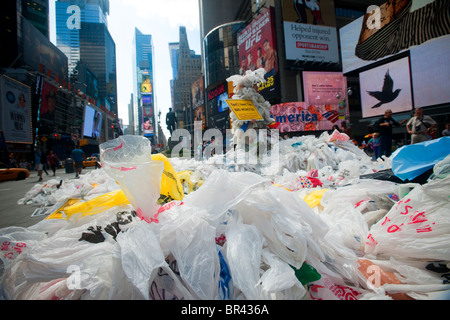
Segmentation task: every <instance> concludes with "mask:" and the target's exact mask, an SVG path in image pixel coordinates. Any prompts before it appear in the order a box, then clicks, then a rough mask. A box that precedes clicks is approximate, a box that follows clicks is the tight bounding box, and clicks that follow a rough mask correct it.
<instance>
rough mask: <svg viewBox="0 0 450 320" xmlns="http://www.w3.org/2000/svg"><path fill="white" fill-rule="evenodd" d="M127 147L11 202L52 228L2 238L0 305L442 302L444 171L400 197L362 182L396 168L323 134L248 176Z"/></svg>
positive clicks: (121, 142)
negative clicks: (40, 213) (77, 175)
mask: <svg viewBox="0 0 450 320" xmlns="http://www.w3.org/2000/svg"><path fill="white" fill-rule="evenodd" d="M130 137H131V136H123V137H120V138H118V139H116V140H113V141H111V142H109V143H107V144H104V145H102V146H101V159H102V165H103V168H102V169H99V170H95V171H92V172H90V173H89V174H86V175H84V176H81V179H79V180H71V181H63V182H62V183H61V182H59V183H56V182H55V183H47V186H46V187H42V186H41V187H40V188H39V186H35V188H32V190H30V191H29V193H27V195H25V197H24V199H21V200H20V201H19V202H20V203H22V204H27V203H36V202H33V201H41V202H40V203H42V204H45V205H46V206H47V208H48V210H47V213H48V217H47V218H46V219H44V220H42V221H41V222H39V223H37V224H36V225H34V226H32V227H29V228H20V227H9V228H5V229H2V230H0V243H1V245H2V247H1V251H0V258H1V261H2V263H3V269H0V276H1V281H2V282H1V287H0V289H1V291H0V295H1V298H3V299H156V300H159V299H213V300H214V299H220V300H224V299H225V300H228V299H230V300H233V299H277V300H279V299H295V300H299V299H325V300H357V299H358V300H363V299H449V298H450V291H449V290H450V284H448V281H449V278H450V264H449V262H450V215H449V214H448V210H449V209H448V208H449V207H450V206H449V201H450V199H449V195H450V193H449V191H448V190H450V188H449V187H450V176H449V175H448V173H449V170H448V168H449V166H450V157H446V158H445V159H442V160H441V161H439V162H438V163H437V164H435V166H434V168H435V170H436V171H435V174H433V175H432V176H431V178H430V179H429V180H428V182H427V183H425V184H422V185H420V184H415V183H408V184H398V183H394V182H392V181H386V180H376V179H360V176H361V175H363V174H370V173H374V172H377V171H380V170H385V169H390V168H391V159H389V158H388V159H386V158H384V159H383V160H379V161H378V162H374V161H371V160H370V158H369V157H368V156H366V155H365V153H364V152H363V151H361V150H360V149H358V148H357V147H356V146H354V145H353V144H352V143H351V142H350V141H337V140H336V139H333V138H331V136H329V135H328V134H323V135H322V136H321V137H319V138H315V137H312V136H304V137H297V138H293V139H289V140H283V141H280V159H279V161H278V162H277V163H275V164H274V163H269V162H267V163H264V162H263V163H258V164H256V165H248V164H246V165H240V164H238V163H237V162H236V161H230V160H229V159H230V158H228V159H227V158H226V156H225V155H224V156H214V157H211V158H209V159H207V160H204V161H195V160H193V159H191V160H186V159H179V158H171V159H170V160H169V159H167V158H165V157H164V156H162V155H153V157H152V155H151V154H150V150H151V148H150V150H149V149H148V147H149V145H146V144H145V143H144V144H143V145H141V146H140V147H139V148H136V146H137V145H138V143H141V142H142V141H143V140H146V139H145V138H141V137H131V138H130ZM135 139H142V141H138V140H135ZM147 180H150V181H147ZM56 181H57V180H56ZM57 182H58V181H57ZM38 189H39V190H38ZM36 196H38V199H40V200H36V199H37V198H36ZM69 200H70V201H69Z"/></svg>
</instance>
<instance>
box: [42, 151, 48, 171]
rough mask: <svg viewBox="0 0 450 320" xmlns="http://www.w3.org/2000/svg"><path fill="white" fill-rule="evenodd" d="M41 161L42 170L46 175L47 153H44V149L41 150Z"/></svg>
mask: <svg viewBox="0 0 450 320" xmlns="http://www.w3.org/2000/svg"><path fill="white" fill-rule="evenodd" d="M41 163H42V170H43V171H44V172H45V174H46V175H48V172H47V165H48V163H47V155H46V154H45V151H44V150H42V151H41Z"/></svg>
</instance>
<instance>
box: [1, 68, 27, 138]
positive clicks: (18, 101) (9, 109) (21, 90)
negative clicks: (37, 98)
mask: <svg viewBox="0 0 450 320" xmlns="http://www.w3.org/2000/svg"><path fill="white" fill-rule="evenodd" d="M0 105H1V107H0V131H3V133H4V138H5V141H6V142H14V143H29V144H31V143H33V136H32V128H31V95H30V87H28V86H26V85H24V84H22V83H20V82H18V81H16V80H14V79H11V78H9V77H6V76H1V77H0Z"/></svg>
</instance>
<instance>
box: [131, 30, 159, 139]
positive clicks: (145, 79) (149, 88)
mask: <svg viewBox="0 0 450 320" xmlns="http://www.w3.org/2000/svg"><path fill="white" fill-rule="evenodd" d="M153 70H154V67H153V42H152V36H151V35H150V34H144V33H142V32H141V31H140V30H139V29H138V28H135V35H134V37H133V89H134V94H133V96H134V127H135V133H136V134H139V135H144V136H145V137H147V138H149V139H150V141H151V142H152V144H154V143H155V141H156V140H155V136H156V135H157V132H158V130H157V122H156V121H155V120H156V113H157V112H156V110H155V91H154V72H153Z"/></svg>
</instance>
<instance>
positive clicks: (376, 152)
mask: <svg viewBox="0 0 450 320" xmlns="http://www.w3.org/2000/svg"><path fill="white" fill-rule="evenodd" d="M405 124H406V125H405ZM403 125H405V127H406V131H407V132H408V134H409V135H410V144H415V143H419V142H424V141H428V140H433V139H437V138H439V137H441V136H442V137H445V136H450V123H447V124H446V125H445V129H444V130H443V131H442V132H441V134H439V132H438V123H437V122H436V121H435V120H434V119H433V118H432V117H430V116H428V115H424V111H423V109H422V108H416V109H415V110H414V115H413V116H412V117H411V118H410V119H409V120H408V119H405V120H402V121H400V122H398V121H397V120H395V119H394V118H393V117H392V110H390V109H387V110H385V112H384V115H383V116H382V117H380V118H378V119H377V120H376V121H375V123H374V124H373V126H372V128H371V131H372V132H371V133H369V134H368V135H366V136H365V138H369V139H368V141H367V142H366V140H362V142H358V141H357V139H355V137H353V134H352V130H351V128H350V127H349V126H348V125H347V123H346V122H345V121H343V122H342V123H341V127H339V126H338V125H335V126H333V128H332V131H334V130H338V131H339V132H342V133H345V134H347V135H348V136H349V137H350V138H351V139H352V141H353V143H354V144H355V145H357V146H359V147H360V148H361V149H364V150H365V151H366V152H367V153H368V154H370V155H372V157H373V160H376V159H378V158H380V157H382V156H386V157H390V156H391V154H392V152H393V150H395V149H396V148H398V147H400V146H401V144H400V142H399V141H396V140H395V139H394V136H393V131H392V129H393V128H394V127H401V126H403Z"/></svg>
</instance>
